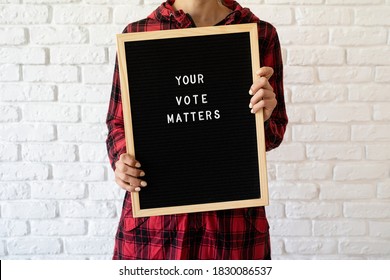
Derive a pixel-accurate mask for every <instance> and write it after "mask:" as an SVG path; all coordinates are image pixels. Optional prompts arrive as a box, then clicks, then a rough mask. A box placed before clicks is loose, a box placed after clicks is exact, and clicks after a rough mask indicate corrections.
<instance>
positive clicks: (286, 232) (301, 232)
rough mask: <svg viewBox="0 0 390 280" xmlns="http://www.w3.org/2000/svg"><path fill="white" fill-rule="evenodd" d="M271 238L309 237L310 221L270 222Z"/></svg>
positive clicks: (284, 220)
mask: <svg viewBox="0 0 390 280" xmlns="http://www.w3.org/2000/svg"><path fill="white" fill-rule="evenodd" d="M270 233H271V235H272V236H283V237H287V236H311V221H309V220H302V221H299V220H286V219H283V220H272V222H271V223H270Z"/></svg>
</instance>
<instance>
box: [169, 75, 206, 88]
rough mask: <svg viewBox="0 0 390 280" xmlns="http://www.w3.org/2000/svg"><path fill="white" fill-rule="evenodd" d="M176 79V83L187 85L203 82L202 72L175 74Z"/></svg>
mask: <svg viewBox="0 0 390 280" xmlns="http://www.w3.org/2000/svg"><path fill="white" fill-rule="evenodd" d="M175 78H176V80H177V85H178V86H181V85H182V84H183V85H185V86H186V85H188V84H192V85H194V84H204V81H203V75H202V74H193V75H189V76H187V75H184V76H179V77H178V76H175Z"/></svg>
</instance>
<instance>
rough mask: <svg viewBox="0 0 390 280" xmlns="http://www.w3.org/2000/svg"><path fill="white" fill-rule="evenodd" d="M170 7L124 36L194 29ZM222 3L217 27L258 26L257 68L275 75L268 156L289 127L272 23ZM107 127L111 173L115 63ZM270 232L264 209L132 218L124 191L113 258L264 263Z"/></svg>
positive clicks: (117, 139)
mask: <svg viewBox="0 0 390 280" xmlns="http://www.w3.org/2000/svg"><path fill="white" fill-rule="evenodd" d="M173 2H174V0H169V1H166V2H165V3H163V4H162V5H161V6H160V7H158V8H157V9H156V10H155V11H154V12H153V13H152V14H151V15H150V16H149V17H147V18H146V19H143V20H140V21H138V22H134V23H131V24H129V25H128V26H127V27H126V28H125V30H124V33H126V32H144V31H155V30H166V29H179V28H190V27H194V23H193V21H192V19H191V17H190V16H189V15H188V14H185V13H184V12H183V11H175V10H174V9H173V7H172V4H173ZM225 2H226V5H227V6H228V7H229V8H230V9H231V10H232V11H233V12H232V13H230V14H229V15H228V16H227V17H226V18H225V19H224V20H222V21H221V22H219V23H218V24H217V25H228V24H239V23H251V22H255V23H258V34H259V48H260V61H261V65H262V66H270V67H272V68H273V69H274V71H275V73H274V75H273V76H272V77H271V79H270V84H271V86H272V87H273V89H274V92H275V94H276V99H277V101H278V104H277V106H276V108H275V109H274V111H273V113H272V116H271V118H270V119H269V120H268V121H267V122H266V123H265V138H266V139H265V140H266V149H267V151H269V150H271V149H273V148H276V147H278V146H279V144H280V143H281V142H282V140H283V135H284V132H285V129H286V125H287V115H286V110H285V103H284V96H283V63H282V58H281V51H280V43H279V39H278V36H277V33H276V30H275V28H274V27H273V26H272V25H271V24H269V23H267V22H264V21H261V20H259V19H258V18H257V17H256V16H255V15H254V14H253V13H252V12H251V11H250V10H249V9H246V8H242V7H241V6H240V5H239V4H238V3H237V2H233V1H225ZM249 86H250V85H248V89H249ZM248 101H249V96H248ZM248 113H249V112H248ZM107 126H108V131H109V134H108V137H107V150H108V155H109V159H110V162H111V165H112V167H113V168H114V169H115V162H116V161H117V160H118V158H119V156H120V155H121V154H122V153H125V152H126V143H125V133H124V122H123V112H122V103H121V91H120V81H119V71H118V64H117V63H116V65H115V69H114V77H113V85H112V93H111V100H110V105H109V109H108V114H107ZM268 228H269V226H268V222H267V219H266V216H265V210H264V207H255V208H250V209H232V210H224V211H210V212H203V213H191V214H180V215H166V216H157V217H150V218H133V217H132V209H131V197H130V193H128V192H127V193H126V196H125V200H124V203H123V209H122V215H121V218H120V222H119V226H118V231H117V234H116V241H115V249H114V257H113V258H114V259H267V258H270V244H269V233H268Z"/></svg>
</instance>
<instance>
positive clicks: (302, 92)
mask: <svg viewBox="0 0 390 280" xmlns="http://www.w3.org/2000/svg"><path fill="white" fill-rule="evenodd" d="M291 91H292V94H291V101H292V102H293V103H319V102H341V101H345V100H347V93H348V89H347V87H345V86H342V85H326V86H325V85H302V86H301V85H298V86H295V85H294V86H292V87H291Z"/></svg>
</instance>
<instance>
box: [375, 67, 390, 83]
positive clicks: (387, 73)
mask: <svg viewBox="0 0 390 280" xmlns="http://www.w3.org/2000/svg"><path fill="white" fill-rule="evenodd" d="M375 82H380V83H388V82H390V67H388V66H378V67H376V70H375Z"/></svg>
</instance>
